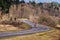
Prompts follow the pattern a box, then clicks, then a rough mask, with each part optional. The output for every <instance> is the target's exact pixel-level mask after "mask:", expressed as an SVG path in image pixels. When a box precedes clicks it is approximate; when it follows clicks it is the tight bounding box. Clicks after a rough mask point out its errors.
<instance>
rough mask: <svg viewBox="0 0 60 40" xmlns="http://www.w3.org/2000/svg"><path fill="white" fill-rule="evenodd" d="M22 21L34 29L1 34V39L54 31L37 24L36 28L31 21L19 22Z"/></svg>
mask: <svg viewBox="0 0 60 40" xmlns="http://www.w3.org/2000/svg"><path fill="white" fill-rule="evenodd" d="M20 21H21V22H24V23H27V24H29V25H31V27H32V28H31V29H29V30H22V31H18V32H1V33H0V38H3V37H9V36H21V35H27V34H33V33H38V32H46V31H50V30H52V28H49V27H47V26H43V25H39V24H36V27H35V26H34V25H35V24H34V23H33V22H30V21H29V20H18V22H20Z"/></svg>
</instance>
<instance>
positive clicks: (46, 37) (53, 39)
mask: <svg viewBox="0 0 60 40" xmlns="http://www.w3.org/2000/svg"><path fill="white" fill-rule="evenodd" d="M59 36H60V30H58V29H53V30H51V31H49V32H43V33H36V34H31V35H24V36H15V37H9V38H8V37H7V38H0V40H59Z"/></svg>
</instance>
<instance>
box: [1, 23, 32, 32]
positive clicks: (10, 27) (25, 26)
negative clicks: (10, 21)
mask: <svg viewBox="0 0 60 40" xmlns="http://www.w3.org/2000/svg"><path fill="white" fill-rule="evenodd" d="M30 27H31V26H30V25H28V24H25V23H23V24H22V25H20V26H17V27H15V26H13V25H2V24H0V32H10V31H12V32H13V31H20V30H26V29H29V28H30Z"/></svg>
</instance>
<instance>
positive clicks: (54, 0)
mask: <svg viewBox="0 0 60 40" xmlns="http://www.w3.org/2000/svg"><path fill="white" fill-rule="evenodd" d="M25 1H26V2H29V1H33V0H25ZM34 1H35V2H37V3H38V2H58V3H60V0H34Z"/></svg>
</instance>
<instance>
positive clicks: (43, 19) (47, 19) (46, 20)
mask: <svg viewBox="0 0 60 40" xmlns="http://www.w3.org/2000/svg"><path fill="white" fill-rule="evenodd" d="M39 23H40V24H43V25H47V26H51V27H55V26H56V22H55V21H54V20H52V19H51V18H50V17H47V16H41V17H40V18H39Z"/></svg>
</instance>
